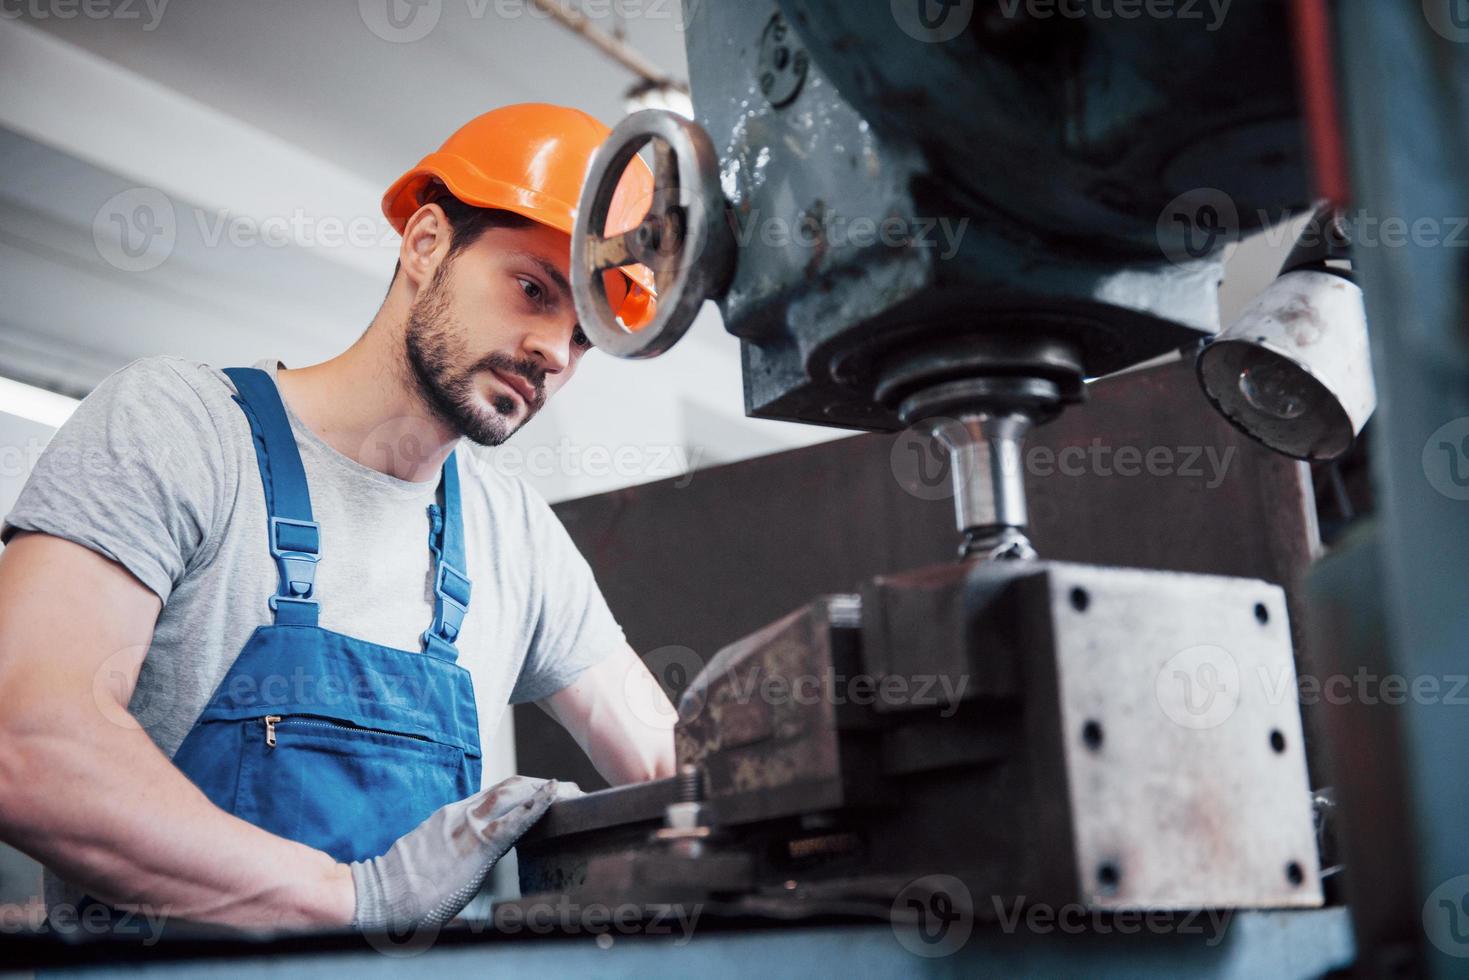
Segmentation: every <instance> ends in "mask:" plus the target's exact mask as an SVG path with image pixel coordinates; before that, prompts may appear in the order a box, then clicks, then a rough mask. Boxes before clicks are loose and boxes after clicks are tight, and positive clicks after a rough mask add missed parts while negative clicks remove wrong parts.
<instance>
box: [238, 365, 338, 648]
mask: <svg viewBox="0 0 1469 980" xmlns="http://www.w3.org/2000/svg"><path fill="white" fill-rule="evenodd" d="M224 373H225V375H226V376H227V377H228V378H229V379H230V380H231V381H233V382H234V385H235V390H236V391H237V392H238V394H236V395H235V401H236V402H238V403H239V405H240V408H241V409H242V410H243V411H244V413H245V417H246V418H247V419H249V420H250V432H251V434H252V435H253V436H254V437H255V458H256V460H257V461H258V462H259V464H260V482H261V483H263V484H264V485H265V510H266V514H267V516H268V517H269V525H268V526H269V534H270V554H271V556H272V557H273V558H275V565H276V570H277V571H278V572H279V574H280V585H279V587H278V588H277V590H276V594H275V595H273V596H271V597H270V608H271V611H272V612H273V613H274V616H275V623H276V625H278V626H315V625H316V622H317V613H318V606H317V602H316V599H314V598H313V597H312V593H313V591H314V589H315V586H316V563H317V561H318V560H319V559H320V557H321V526H320V525H319V524H317V523H316V522H315V521H313V520H312V519H311V493H310V491H309V490H308V489H307V486H306V470H305V468H304V467H302V465H301V453H300V451H299V450H297V448H296V437H295V435H294V434H292V432H291V423H290V420H289V419H288V418H286V408H285V405H283V404H282V403H281V396H280V392H279V391H278V390H277V389H276V386H275V382H274V381H273V380H272V379H271V377H270V375H269V374H267V373H265V372H264V371H261V370H260V369H259V368H226V369H225V371H224Z"/></svg>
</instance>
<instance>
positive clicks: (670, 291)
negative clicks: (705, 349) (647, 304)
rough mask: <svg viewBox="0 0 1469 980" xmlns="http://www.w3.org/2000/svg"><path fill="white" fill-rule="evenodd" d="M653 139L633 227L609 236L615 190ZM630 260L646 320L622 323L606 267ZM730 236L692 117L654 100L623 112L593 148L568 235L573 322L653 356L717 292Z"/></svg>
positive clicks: (712, 165)
mask: <svg viewBox="0 0 1469 980" xmlns="http://www.w3.org/2000/svg"><path fill="white" fill-rule="evenodd" d="M649 142H652V144H653V194H652V201H651V204H650V207H649V208H648V214H647V216H646V217H645V218H644V219H643V221H642V223H641V224H639V225H638V226H637V227H636V228H634V229H632V230H630V231H627V232H624V233H622V234H619V235H614V236H612V237H607V234H606V231H605V228H606V222H607V215H608V212H609V210H610V208H611V205H612V198H613V194H614V192H615V191H616V190H617V187H618V182H619V181H620V179H621V178H622V174H623V171H624V170H625V169H626V168H627V165H628V163H629V162H631V161H632V158H633V157H634V156H635V155H636V154H637V153H638V151H640V150H641V149H642V148H643V147H644V146H646V145H647V144H648V143H649ZM631 264H641V265H645V266H647V267H648V268H649V269H652V270H653V273H654V275H655V276H656V278H657V282H658V306H657V312H656V314H655V316H654V317H653V319H652V321H650V322H649V323H647V324H646V325H644V326H641V327H638V328H637V329H629V328H628V327H627V326H626V325H624V324H623V323H622V322H621V320H619V319H618V318H617V316H616V315H615V313H614V312H613V310H612V308H611V304H610V303H609V301H608V298H607V287H606V282H605V280H604V275H603V274H604V273H605V272H606V271H607V270H609V269H616V268H619V267H622V266H626V265H631ZM734 265H735V240H734V235H733V233H732V232H731V231H730V227H729V223H728V220H727V218H726V215H725V203H724V195H723V193H722V192H721V190H720V187H719V158H718V156H717V155H716V154H715V152H714V145H713V143H711V142H710V140H709V136H708V134H707V133H705V132H704V130H703V129H702V128H700V127H699V126H698V124H696V123H693V122H690V121H689V120H687V119H684V118H682V117H680V116H677V115H675V114H673V113H671V112H667V111H664V110H661V109H649V110H646V111H643V112H638V113H635V114H633V115H631V116H628V117H627V118H626V119H624V120H623V121H622V122H621V123H620V124H619V125H618V126H617V127H616V128H615V129H613V130H612V133H611V134H610V135H609V136H608V137H607V141H606V142H605V143H603V144H602V147H601V148H600V149H599V150H598V151H597V152H596V154H595V155H594V156H593V157H592V162H591V166H590V168H589V169H588V172H587V179H586V182H585V184H584V185H583V188H582V198H581V203H580V206H579V207H578V208H577V216H576V226H575V228H574V230H573V232H572V239H571V291H572V295H573V296H574V298H575V300H576V312H577V315H578V316H579V317H580V319H581V327H582V329H583V330H584V331H586V334H587V336H588V337H589V338H590V339H591V341H592V343H594V344H596V345H597V347H599V348H601V349H602V350H605V351H607V352H608V353H610V354H614V355H616V356H618V357H627V358H642V357H657V356H658V355H659V354H662V353H663V352H664V351H666V350H668V349H669V348H670V347H672V346H673V345H674V344H675V343H677V342H678V340H679V338H681V337H682V336H683V335H684V334H685V333H686V332H687V331H688V329H689V326H690V325H691V324H692V323H693V322H694V317H696V316H697V315H698V313H699V309H700V308H701V307H702V306H703V305H704V301H705V300H706V299H717V298H718V297H720V296H722V295H723V294H724V291H725V289H726V288H727V287H728V285H729V281H730V277H731V276H732V275H733V273H734Z"/></svg>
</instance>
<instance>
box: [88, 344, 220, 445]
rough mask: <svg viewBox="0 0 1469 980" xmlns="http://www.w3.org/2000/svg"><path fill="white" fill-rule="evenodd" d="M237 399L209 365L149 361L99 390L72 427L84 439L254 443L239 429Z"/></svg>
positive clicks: (161, 359)
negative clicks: (235, 402) (241, 441)
mask: <svg viewBox="0 0 1469 980" xmlns="http://www.w3.org/2000/svg"><path fill="white" fill-rule="evenodd" d="M233 394H234V389H233V388H232V387H230V386H229V384H228V382H227V381H226V379H225V376H224V374H223V373H222V372H220V371H217V370H215V369H214V368H212V367H210V366H209V365H207V364H203V363H200V362H198V361H193V360H189V359H187V358H182V357H172V356H166V355H158V356H152V357H143V358H139V359H138V360H135V361H133V362H132V363H130V364H128V365H127V366H126V367H124V368H121V369H119V370H118V371H115V372H114V373H113V374H112V375H110V376H109V377H108V378H107V379H106V380H104V381H103V382H102V383H101V384H99V385H98V386H97V387H96V388H95V389H93V391H92V393H91V394H90V395H88V396H87V397H86V399H84V400H83V402H82V404H81V406H80V407H79V408H78V410H77V412H76V415H75V416H74V417H73V421H72V422H70V423H68V424H69V425H70V426H71V427H72V428H73V430H75V432H76V434H77V435H78V436H79V437H82V438H84V439H94V440H95V439H100V440H104V441H108V442H117V441H118V440H122V441H123V442H125V443H126V442H136V441H138V440H143V441H144V442H146V443H148V444H150V445H151V444H157V443H163V444H166V445H168V446H170V447H180V446H183V445H187V444H190V443H191V442H192V443H193V444H195V445H196V446H198V445H199V441H200V440H202V441H203V443H204V444H208V443H216V442H217V443H219V444H220V445H223V444H224V443H227V442H238V441H240V440H241V439H248V429H247V428H245V427H244V426H243V425H239V424H237V421H238V422H242V421H243V419H244V416H243V415H241V414H240V413H239V409H238V408H236V407H235V405H234V403H233V401H232V396H233ZM237 416H238V420H237V418H236V417H237ZM237 430H238V431H237Z"/></svg>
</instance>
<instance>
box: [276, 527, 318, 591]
mask: <svg viewBox="0 0 1469 980" xmlns="http://www.w3.org/2000/svg"><path fill="white" fill-rule="evenodd" d="M270 553H271V555H272V556H274V558H275V565H276V569H277V570H278V571H279V572H280V579H281V588H282V590H283V593H284V594H281V595H277V596H272V597H271V600H270V608H271V609H274V608H275V607H276V600H277V599H280V600H281V601H283V602H300V601H303V600H308V599H311V593H312V591H313V590H314V589H315V588H316V563H317V562H318V561H320V560H321V525H320V524H318V523H316V522H315V521H297V520H292V519H291V518H289V517H276V516H274V515H272V516H271V518H270Z"/></svg>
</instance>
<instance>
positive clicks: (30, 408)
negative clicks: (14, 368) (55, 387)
mask: <svg viewBox="0 0 1469 980" xmlns="http://www.w3.org/2000/svg"><path fill="white" fill-rule="evenodd" d="M79 404H81V403H80V402H78V401H77V400H76V399H75V398H68V397H67V396H66V395H58V394H57V393H56V392H54V391H47V390H46V389H45V388H37V387H35V386H34V385H28V384H24V383H22V382H20V381H14V380H12V379H10V378H5V377H0V412H5V413H7V414H9V415H18V416H20V417H21V418H23V419H30V420H31V421H32V422H39V423H41V424H42V425H49V426H51V428H53V429H59V428H61V423H63V422H65V421H66V420H67V419H69V418H71V413H72V412H75V411H76V407H77V406H78V405H79Z"/></svg>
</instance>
